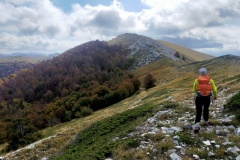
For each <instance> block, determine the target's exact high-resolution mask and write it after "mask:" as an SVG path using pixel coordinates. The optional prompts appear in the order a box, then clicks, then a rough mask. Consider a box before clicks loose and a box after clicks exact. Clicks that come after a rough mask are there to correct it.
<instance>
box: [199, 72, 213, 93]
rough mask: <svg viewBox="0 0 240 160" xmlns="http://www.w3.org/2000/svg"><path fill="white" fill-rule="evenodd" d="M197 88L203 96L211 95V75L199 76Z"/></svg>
mask: <svg viewBox="0 0 240 160" xmlns="http://www.w3.org/2000/svg"><path fill="white" fill-rule="evenodd" d="M197 80H198V84H197V90H198V93H200V95H201V96H211V93H212V92H211V91H212V84H211V82H210V77H209V76H199V77H198V79H197Z"/></svg>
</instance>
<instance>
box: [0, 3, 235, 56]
mask: <svg viewBox="0 0 240 160" xmlns="http://www.w3.org/2000/svg"><path fill="white" fill-rule="evenodd" d="M124 33H136V34H139V35H144V36H147V37H150V38H152V39H156V40H165V41H168V42H172V43H175V44H178V45H182V46H185V47H188V48H191V49H194V50H196V51H200V52H203V53H206V54H209V55H212V56H216V57H217V56H222V55H227V54H233V55H238V56H240V0H214V1H213V0H40V1H39V0H0V53H1V54H11V53H16V52H22V53H42V54H53V53H63V52H64V51H66V50H68V49H70V48H73V47H75V46H77V45H81V44H83V43H86V42H89V41H93V40H101V41H109V40H111V39H112V38H115V37H117V36H118V35H121V34H124Z"/></svg>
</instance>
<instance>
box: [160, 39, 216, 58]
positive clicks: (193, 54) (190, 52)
mask: <svg viewBox="0 0 240 160" xmlns="http://www.w3.org/2000/svg"><path fill="white" fill-rule="evenodd" d="M158 42H160V43H162V44H164V45H166V46H168V47H169V48H172V49H174V50H175V51H178V52H179V53H180V54H183V55H185V56H186V57H188V58H190V60H193V61H204V60H209V59H212V58H213V56H210V55H207V54H204V53H201V52H198V51H194V50H192V49H189V48H186V47H183V46H179V45H176V44H173V43H170V42H166V41H162V40H158Z"/></svg>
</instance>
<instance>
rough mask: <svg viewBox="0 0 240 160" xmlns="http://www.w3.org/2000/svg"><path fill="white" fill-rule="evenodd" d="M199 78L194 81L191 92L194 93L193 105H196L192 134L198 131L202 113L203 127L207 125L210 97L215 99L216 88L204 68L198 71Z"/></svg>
mask: <svg viewBox="0 0 240 160" xmlns="http://www.w3.org/2000/svg"><path fill="white" fill-rule="evenodd" d="M199 73H200V76H199V77H198V78H197V79H195V81H194V84H193V91H194V92H196V97H195V105H196V117H195V126H194V132H195V133H197V132H198V131H199V130H200V121H201V115H202V111H203V120H204V125H208V115H209V106H210V102H211V97H212V96H213V99H214V100H216V99H217V87H216V86H215V82H214V81H213V80H212V79H210V77H209V76H207V70H206V68H201V69H200V70H199Z"/></svg>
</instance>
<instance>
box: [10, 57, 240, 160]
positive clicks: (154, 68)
mask: <svg viewBox="0 0 240 160" xmlns="http://www.w3.org/2000/svg"><path fill="white" fill-rule="evenodd" d="M224 63H225V64H224ZM200 67H206V68H207V69H208V72H209V74H210V75H211V77H212V78H213V79H214V80H215V82H216V84H217V85H218V84H220V83H227V82H229V84H230V85H231V90H230V91H232V92H234V91H236V89H239V88H240V84H239V73H240V69H239V64H238V63H236V64H232V65H227V64H226V62H223V61H222V60H210V61H206V62H195V63H192V64H189V65H185V66H180V64H178V65H177V66H176V67H174V65H173V63H172V62H168V61H167V60H164V61H158V62H155V63H152V64H150V65H148V66H146V67H144V68H139V70H137V71H135V72H136V73H137V74H138V76H139V78H140V79H141V80H142V79H143V77H144V76H145V75H146V74H147V73H149V71H151V73H152V74H153V75H154V77H155V78H156V79H157V82H156V84H157V85H156V87H154V88H152V89H149V90H147V91H145V90H142V91H141V92H140V93H139V94H137V95H134V96H132V97H130V98H128V99H126V100H124V101H122V102H120V103H118V104H115V105H113V106H111V107H108V108H106V109H103V110H100V111H97V112H95V113H94V114H93V115H90V116H88V117H85V118H81V119H76V120H73V121H71V122H67V123H64V124H61V125H58V126H55V127H52V128H47V129H45V130H43V131H42V133H43V135H44V136H45V137H49V136H54V137H52V138H50V139H46V140H44V141H42V143H40V144H37V145H36V147H35V148H34V149H27V150H23V151H21V152H19V157H18V158H22V159H26V157H28V158H29V155H38V157H43V156H44V155H53V154H55V153H57V152H58V151H59V150H62V149H64V147H65V146H66V145H67V144H69V143H70V142H72V140H73V139H74V138H75V137H76V135H77V134H78V133H79V132H81V131H83V130H84V129H86V128H87V127H89V126H90V125H92V124H94V123H96V122H99V121H100V120H103V119H105V118H108V117H111V116H113V115H115V114H118V113H121V112H123V111H126V110H129V109H132V108H133V107H137V106H145V105H149V106H157V105H159V104H160V103H162V102H163V101H165V100H166V98H168V97H170V96H171V97H173V98H174V99H176V100H177V101H183V100H184V99H187V98H188V99H191V97H193V92H192V84H193V80H194V79H195V78H196V77H197V76H198V69H199V68H200ZM72 154H73V153H72ZM9 157H10V158H11V157H14V156H11V155H9ZM35 158H36V157H35Z"/></svg>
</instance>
